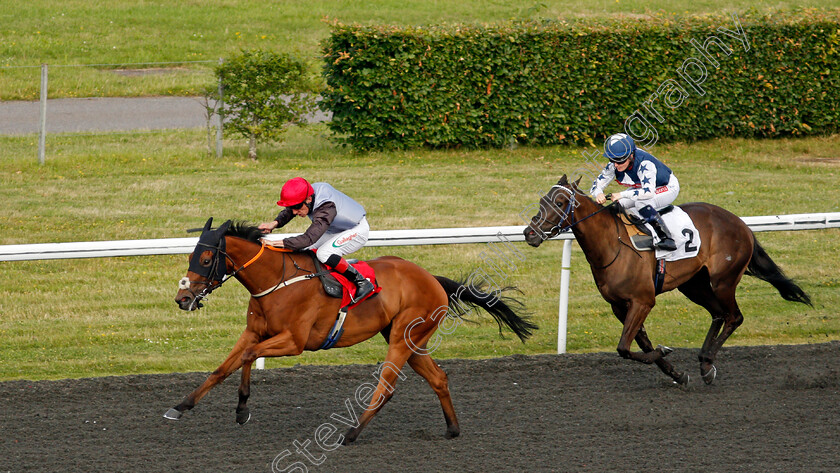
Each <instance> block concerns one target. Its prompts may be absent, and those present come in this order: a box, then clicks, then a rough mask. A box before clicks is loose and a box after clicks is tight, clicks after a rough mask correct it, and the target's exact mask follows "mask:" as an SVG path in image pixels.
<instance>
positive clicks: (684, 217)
mask: <svg viewBox="0 0 840 473" xmlns="http://www.w3.org/2000/svg"><path fill="white" fill-rule="evenodd" d="M660 215H662V220H664V221H665V225H666V226H667V227H668V230H669V231H670V232H671V237H672V238H673V239H674V243H676V245H677V249H676V250H675V251H665V250H660V249H659V248H656V259H664V260H665V261H679V260H681V259H686V258H693V257H695V256H697V253H698V252H699V251H700V232H698V231H697V227H695V226H694V222H692V221H691V217H689V216H688V214H687V213H685V211H683V209H681V208H679V207H677V206H674V207H673V209H671V210H669V211H667V212H662V213H661V214H660ZM625 225H627V230H628V233H630V235H633V234H634V233H636V234H639V232H638V231H635V232H634V230H637V228H636V227H635V226H634V225H633V224H628V223H627V222H625ZM644 226H645V230H646V231H645V233H647V234H648V235H651V234H653V229H652V228H651V226H650V225H649V224H644ZM631 239H632V240H633V245H634V246H636V249H638V250H642V251H644V250H650V247H647V248H645V247H643V246H640V245H639V238H638V237H635V236H631ZM647 240H648V243H649V242H650V239H649V238H647Z"/></svg>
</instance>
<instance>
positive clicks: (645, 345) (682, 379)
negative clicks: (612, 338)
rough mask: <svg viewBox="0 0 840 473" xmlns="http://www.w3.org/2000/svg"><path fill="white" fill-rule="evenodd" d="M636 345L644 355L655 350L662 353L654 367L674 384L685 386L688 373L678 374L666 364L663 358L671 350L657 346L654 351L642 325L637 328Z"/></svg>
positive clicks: (669, 364) (666, 361)
mask: <svg viewBox="0 0 840 473" xmlns="http://www.w3.org/2000/svg"><path fill="white" fill-rule="evenodd" d="M636 344H637V345H639V348H641V349H642V351H643V352H645V353H650V352H653V351H656V350H657V349H658V350H660V351H661V352H662V357H660V358H659V359H658V360H656V361H655V362H654V363H656V366H658V367H659V369H660V370H662V372H663V373H665V374H667V375H668V376H670V377H671V379H673V380H674V382H675V383H677V384H679V385H682V386H685V385H687V384H688V382H689V381H690V380H691V378H690V377H689V376H688V373H680V372H679V371H677V370H675V369H674V366H673V365H671V363H669V362H668V360H666V359H665V358H664V357H665V356H666V355H667V354H669V353H671V351H672V349H671V348H668V347H666V346H662V345H659V346H658V347H656V349H654V348H653V344H652V343H650V339H649V338H648V336H647V332H646V331H645V327H644V325H643V326H642V327H641V328H639V333H638V334H637V335H636Z"/></svg>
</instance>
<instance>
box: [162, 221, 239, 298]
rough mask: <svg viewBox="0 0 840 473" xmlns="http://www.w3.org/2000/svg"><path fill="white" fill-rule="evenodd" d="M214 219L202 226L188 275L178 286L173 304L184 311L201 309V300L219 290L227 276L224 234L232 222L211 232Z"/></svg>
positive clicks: (191, 256) (191, 257)
mask: <svg viewBox="0 0 840 473" xmlns="http://www.w3.org/2000/svg"><path fill="white" fill-rule="evenodd" d="M212 224H213V217H210V218H209V219H208V220H207V223H205V224H204V229H203V230H202V231H201V236H200V237H199V238H198V244H197V245H196V246H195V250H193V252H192V254H191V255H190V266H189V269H188V270H187V275H186V276H184V277H183V278H181V281H179V282H178V293H177V294H176V295H175V302H176V303H177V304H178V307H180V308H181V309H183V310H196V309H198V308H200V307H201V306H202V305H201V299H204V298H205V297H207V295H209V294H210V293H211V292H212V291H213V289H215V288H217V287H219V286H220V285H221V284H222V282H223V281H224V279H225V275H226V274H227V262H226V258H227V253H225V232H226V231H227V229H228V227H230V224H231V221H230V220H228V221H227V222H225V223H223V224H222V225H221V226H220V227H219V228H217V229H214V230H212V229H211V228H210V226H211V225H212Z"/></svg>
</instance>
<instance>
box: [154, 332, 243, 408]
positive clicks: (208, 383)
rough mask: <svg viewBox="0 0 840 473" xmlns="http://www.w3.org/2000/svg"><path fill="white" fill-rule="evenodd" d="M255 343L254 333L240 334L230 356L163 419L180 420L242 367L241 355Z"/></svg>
mask: <svg viewBox="0 0 840 473" xmlns="http://www.w3.org/2000/svg"><path fill="white" fill-rule="evenodd" d="M257 341H258V337H257V334H256V333H254V332H251V331H249V330H245V331H244V332H242V335H240V336H239V340H237V342H236V345H234V346H233V350H231V351H230V354H229V355H228V356H227V358H225V361H224V362H222V364H221V365H219V367H218V368H216V371H214V372H212V373H210V376H208V377H207V379H206V380H205V381H204V383H202V384H201V386H199V387H198V388H197V389H196V390H195V391H193V392H191V393H190V394H189V395H187V397H185V398H184V400H183V401H181V403H180V404H178V405H177V406H175V407H173V408H171V409H169V410H168V411H166V414H164V415H163V417H165V418H167V419H172V420H177V419H180V418H181V415H183V414H184V412H185V411H188V410H190V409H192V408H193V407H195V404H196V403H197V402H198V401H199V400H201V398H202V397H204V395H205V394H207V392H208V391H210V389H212V388H213V386H215V385H217V384H219V383H221V382H222V381H224V380H225V378H227V377H228V376H230V374H231V373H233V372H234V371H236V370H238V369H239V367H240V366H242V353H243V352H244V351H246V349H247V348H248V347H250V346H253V345H255V344H256V343H257Z"/></svg>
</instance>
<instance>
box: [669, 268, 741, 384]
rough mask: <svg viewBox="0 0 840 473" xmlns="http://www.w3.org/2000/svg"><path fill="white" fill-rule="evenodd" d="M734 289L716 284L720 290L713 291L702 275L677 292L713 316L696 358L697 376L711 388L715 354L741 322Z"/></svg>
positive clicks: (732, 286)
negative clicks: (698, 369) (697, 361)
mask: <svg viewBox="0 0 840 473" xmlns="http://www.w3.org/2000/svg"><path fill="white" fill-rule="evenodd" d="M735 285H737V281H736V282H735V283H734V284H732V285H731V286H730V287H726V286H723V285H721V284H718V285H717V286H718V288H719V289H718V290H715V289H713V288H712V283H711V280H710V279H709V276H708V273H706V272H705V271H704V272H700V273H697V275H695V276H694V277H693V278H691V279H690V280H689V281H688V282H686V283H685V284H683V285H682V286H680V287H679V290H680V292H682V293H683V294H685V296H686V297H688V299H689V300H691V301H692V302H694V303H695V304H697V305H699V306H701V307H703V308H704V309H706V310H707V311H709V314H710V315H711V316H712V324H711V325H710V326H709V331H708V332H707V333H706V339H705V340H704V341H703V347H702V348H701V349H700V356H699V361H700V375H701V376H702V378H703V381H704V382H705V383H706V384H712V382H713V381H714V380H715V375H716V374H717V368H715V364H714V363H715V357H716V356H717V352H718V350H719V349H720V347H721V346H723V342H725V341H726V339H727V338H729V336H730V335H732V332H734V331H735V329H736V328H738V326H739V325H741V322H742V321H743V320H744V318H743V316H741V311H740V309H738V304H737V303H736V302H735Z"/></svg>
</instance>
